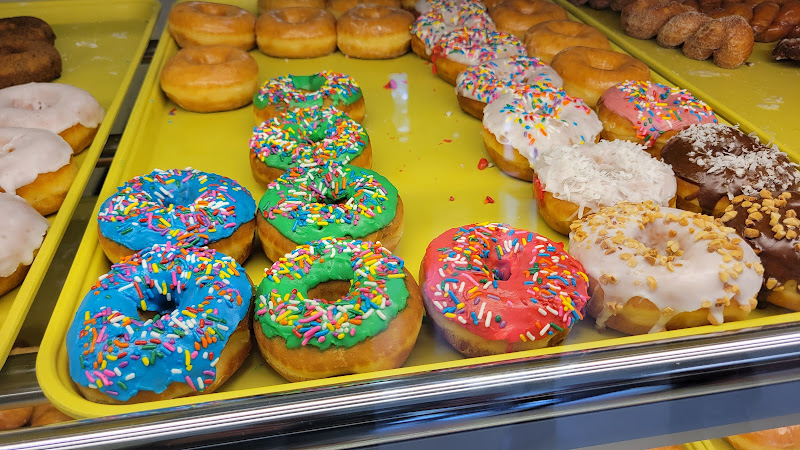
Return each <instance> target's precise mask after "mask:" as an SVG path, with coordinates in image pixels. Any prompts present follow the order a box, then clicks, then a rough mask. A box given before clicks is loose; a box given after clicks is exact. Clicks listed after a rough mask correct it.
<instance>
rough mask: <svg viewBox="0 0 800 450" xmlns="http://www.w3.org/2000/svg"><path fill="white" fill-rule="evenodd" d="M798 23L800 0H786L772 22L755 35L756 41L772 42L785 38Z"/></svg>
mask: <svg viewBox="0 0 800 450" xmlns="http://www.w3.org/2000/svg"><path fill="white" fill-rule="evenodd" d="M798 25H800V0H786V1H784V2H782V3H781V9H780V10H779V11H778V14H777V15H776V16H775V18H774V19H773V20H772V23H771V24H770V25H769V26H768V27H767V28H766V29H764V30H763V31H761V32H760V33H758V34H757V35H756V36H755V40H756V41H758V42H773V41H779V40H781V39H783V38H785V37H786V36H787V35H788V34H789V33H790V32H792V30H793V29H794V28H795V27H797V26H798Z"/></svg>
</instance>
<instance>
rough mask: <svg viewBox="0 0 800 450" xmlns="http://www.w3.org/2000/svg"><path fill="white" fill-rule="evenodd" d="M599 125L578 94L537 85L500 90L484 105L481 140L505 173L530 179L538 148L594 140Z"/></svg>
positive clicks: (601, 128)
mask: <svg viewBox="0 0 800 450" xmlns="http://www.w3.org/2000/svg"><path fill="white" fill-rule="evenodd" d="M602 130H603V125H602V124H601V123H600V119H598V118H597V114H595V113H594V111H592V110H591V109H589V107H588V106H586V104H585V103H583V101H582V100H581V99H579V98H575V97H571V96H569V95H567V94H566V93H565V92H564V91H562V90H560V89H557V88H546V87H542V86H538V87H536V88H534V89H518V90H516V91H514V92H512V93H508V94H502V95H500V96H499V97H497V98H496V99H495V100H494V101H492V102H491V103H489V104H488V105H486V108H484V110H483V130H482V133H483V142H484V144H485V145H486V150H487V151H488V152H489V156H491V157H492V159H493V160H494V162H495V164H497V166H498V167H499V168H500V170H502V171H503V172H505V173H506V174H508V175H511V176H513V177H516V178H520V179H523V180H533V169H532V167H534V165H535V161H536V158H537V157H538V156H539V154H540V153H541V152H543V151H545V150H547V149H549V148H550V147H554V146H557V145H574V144H585V143H587V142H595V141H596V139H597V136H598V134H600V131H602Z"/></svg>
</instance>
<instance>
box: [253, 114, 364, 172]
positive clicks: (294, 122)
mask: <svg viewBox="0 0 800 450" xmlns="http://www.w3.org/2000/svg"><path fill="white" fill-rule="evenodd" d="M368 144H369V137H368V136H367V133H366V131H364V127H362V126H361V125H360V124H359V123H358V122H356V121H354V120H353V119H351V118H350V117H348V116H347V114H345V113H343V112H341V111H339V110H338V109H336V108H320V107H317V106H311V107H308V108H301V109H298V110H296V111H291V112H287V113H286V114H285V115H283V116H281V117H278V118H275V119H272V120H270V121H268V122H264V123H262V124H261V125H259V126H257V127H255V128H254V129H253V135H252V136H251V137H250V150H251V154H250V156H251V158H256V159H258V160H259V161H261V162H263V163H264V164H266V165H267V166H270V167H276V168H278V169H282V170H287V169H289V168H291V167H296V166H313V165H319V164H323V163H325V162H327V161H335V162H337V163H341V164H346V163H348V162H350V161H351V160H353V159H355V158H356V157H357V156H358V155H360V154H361V153H362V152H363V151H364V149H365V148H366V147H367V145H368Z"/></svg>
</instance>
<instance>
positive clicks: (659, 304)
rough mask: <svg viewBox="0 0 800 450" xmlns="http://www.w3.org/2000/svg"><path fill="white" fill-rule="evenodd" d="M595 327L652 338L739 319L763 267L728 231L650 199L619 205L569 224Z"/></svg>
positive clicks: (751, 301)
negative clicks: (656, 334) (660, 333)
mask: <svg viewBox="0 0 800 450" xmlns="http://www.w3.org/2000/svg"><path fill="white" fill-rule="evenodd" d="M569 236H570V237H569V251H570V254H572V256H574V257H575V258H577V259H578V261H580V262H581V263H582V264H583V266H584V267H585V268H586V274H587V275H589V284H590V290H591V292H592V299H591V300H589V304H588V305H587V306H586V311H587V312H588V313H589V315H591V316H592V317H595V318H596V319H597V326H598V327H599V328H604V327H606V326H608V327H609V328H612V329H615V330H617V331H621V332H623V333H627V334H644V333H654V332H658V331H663V330H674V329H677V328H690V327H696V326H701V325H707V324H709V323H710V324H714V325H717V324H720V323H723V322H725V321H735V320H743V319H745V318H746V317H747V315H748V314H750V311H751V310H752V309H753V308H755V306H756V303H757V301H756V295H757V294H758V290H759V288H760V287H761V280H762V273H763V272H764V268H763V267H762V266H761V263H760V262H759V259H758V256H756V255H755V253H753V249H751V248H750V246H748V245H747V244H745V243H744V242H742V239H741V238H740V237H739V236H737V235H736V233H734V231H733V229H732V228H728V227H724V226H722V225H721V224H720V223H719V221H717V220H715V219H714V218H713V217H710V216H704V215H702V214H697V213H693V212H690V211H682V210H680V209H675V208H662V207H659V206H658V205H656V204H654V203H653V202H645V203H618V204H616V205H615V206H609V207H604V208H601V209H600V210H599V211H598V212H597V213H595V214H592V215H589V216H588V217H585V218H584V219H582V220H580V221H576V222H574V223H573V224H572V232H571V233H570V235H569Z"/></svg>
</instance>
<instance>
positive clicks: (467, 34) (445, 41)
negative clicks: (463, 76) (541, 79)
mask: <svg viewBox="0 0 800 450" xmlns="http://www.w3.org/2000/svg"><path fill="white" fill-rule="evenodd" d="M525 55H526V53H525V47H524V46H523V45H522V43H521V42H520V41H519V39H517V38H516V37H514V36H512V35H510V34H506V33H502V32H499V31H492V30H487V29H483V28H467V27H464V28H460V29H457V30H453V31H451V32H449V33H447V34H445V35H444V36H443V37H442V38H441V39H440V40H439V41H438V42H436V44H435V45H434V46H433V53H432V58H449V59H452V60H453V61H457V62H460V63H463V64H477V63H481V62H486V61H489V60H491V59H497V58H505V57H511V56H525Z"/></svg>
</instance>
